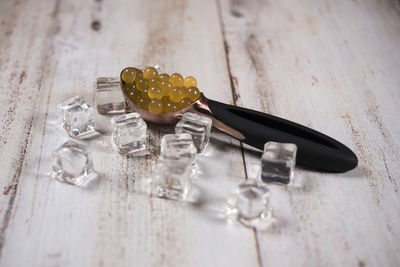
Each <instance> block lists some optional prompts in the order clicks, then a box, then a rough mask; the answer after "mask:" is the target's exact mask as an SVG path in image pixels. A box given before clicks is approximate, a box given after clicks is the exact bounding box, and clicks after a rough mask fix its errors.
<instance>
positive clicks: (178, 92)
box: [169, 87, 185, 103]
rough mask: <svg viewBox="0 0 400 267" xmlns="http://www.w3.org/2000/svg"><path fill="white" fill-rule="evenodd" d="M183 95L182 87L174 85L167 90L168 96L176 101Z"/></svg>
mask: <svg viewBox="0 0 400 267" xmlns="http://www.w3.org/2000/svg"><path fill="white" fill-rule="evenodd" d="M184 97H185V95H184V91H183V89H182V87H174V88H172V90H171V91H170V92H169V98H170V99H171V100H172V101H174V102H176V103H178V102H179V101H181V100H182V99H183V98H184Z"/></svg>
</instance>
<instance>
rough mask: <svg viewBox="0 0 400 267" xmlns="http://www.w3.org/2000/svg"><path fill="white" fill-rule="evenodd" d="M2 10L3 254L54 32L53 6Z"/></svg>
mask: <svg viewBox="0 0 400 267" xmlns="http://www.w3.org/2000/svg"><path fill="white" fill-rule="evenodd" d="M0 6H1V8H0V19H1V23H0V81H1V82H0V92H1V97H0V113H1V114H3V115H2V116H1V119H0V125H1V127H0V159H1V160H0V169H1V175H0V187H1V189H2V194H0V218H1V219H0V220H1V222H0V250H1V248H2V247H3V245H4V235H5V232H6V228H7V226H8V222H9V220H10V217H11V211H12V207H13V205H14V200H15V196H16V192H17V187H18V182H19V179H20V175H21V170H22V168H23V164H24V162H25V160H26V153H27V151H29V149H30V148H29V145H30V142H31V139H30V135H31V127H32V121H33V119H34V117H33V114H34V113H35V108H36V104H37V98H38V92H39V91H40V90H41V87H42V81H43V76H44V73H45V72H46V59H47V57H48V56H49V54H50V53H51V36H52V35H54V33H55V32H56V28H55V27H54V25H53V24H52V23H51V22H52V21H53V20H54V18H53V11H54V8H55V7H54V5H47V4H46V3H43V2H40V3H36V4H35V3H21V2H19V3H18V2H12V1H3V2H2V3H1V4H0Z"/></svg>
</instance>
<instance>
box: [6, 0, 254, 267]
mask: <svg viewBox="0 0 400 267" xmlns="http://www.w3.org/2000/svg"><path fill="white" fill-rule="evenodd" d="M39 2H40V1H29V2H24V3H21V6H15V7H13V9H12V11H13V12H18V11H20V10H24V9H26V8H27V7H33V6H36V5H38V3H39ZM43 5H46V3H43ZM47 5H48V4H47ZM46 8H48V9H50V10H52V9H53V8H54V6H51V5H49V6H46ZM46 8H44V9H43V13H40V10H41V9H38V14H37V16H38V17H45V16H46V15H48V14H47V13H46V10H47V9H46ZM31 9H32V8H31ZM28 10H29V9H28ZM23 14H25V13H23ZM155 14H158V15H155ZM53 16H54V17H53V18H52V19H51V18H47V17H46V18H47V19H48V20H49V21H47V22H46V25H50V24H51V27H52V29H53V28H54V29H56V30H57V31H56V32H53V34H52V35H49V36H48V38H47V39H45V41H46V42H48V43H49V45H48V46H47V48H46V49H48V50H49V51H48V53H47V52H46V51H44V52H43V53H44V54H46V55H48V56H46V58H45V59H44V60H45V66H46V67H45V69H44V70H38V72H39V73H40V74H41V75H43V81H42V87H41V90H40V91H39V101H38V105H37V107H36V112H35V113H34V112H33V110H34V106H35V105H34V104H31V105H32V108H31V109H33V110H29V113H28V111H27V112H26V113H24V112H22V111H21V113H22V115H24V116H28V115H30V116H32V115H33V118H34V119H33V123H32V131H31V134H30V135H29V136H30V137H29V138H30V139H29V143H28V150H27V153H26V156H25V159H24V161H23V166H22V171H21V176H20V177H19V186H18V190H17V191H16V198H15V201H14V203H12V204H13V205H12V206H11V208H12V212H11V214H10V217H9V220H8V221H7V225H3V227H4V244H3V247H2V251H1V252H2V253H1V259H0V265H2V266H59V265H61V266H97V265H98V266H111V265H112V266H132V265H134V266H160V265H162V266H180V265H183V266H256V265H257V264H258V257H257V250H256V243H255V236H254V233H253V232H252V231H248V230H247V229H241V228H231V227H227V226H226V224H225V223H222V222H220V221H219V220H218V218H216V217H215V215H213V214H212V213H210V212H206V211H203V210H201V209H198V208H197V209H196V208H193V207H191V206H188V205H184V204H182V203H179V202H174V201H166V200H162V199H157V198H150V197H149V196H148V195H147V193H146V192H145V190H146V189H147V188H148V184H147V178H149V177H151V176H153V174H154V171H155V165H154V164H155V162H156V156H155V155H151V156H147V157H144V158H130V159H126V158H124V157H121V156H119V155H118V154H117V153H116V152H115V151H114V149H113V147H112V146H111V145H110V136H109V133H108V132H107V131H106V135H104V136H101V137H98V138H95V139H93V140H91V141H90V142H87V143H88V145H89V148H90V151H91V155H92V157H93V161H94V165H95V166H96V168H97V170H98V171H99V172H100V174H101V179H99V180H98V181H97V182H96V183H95V184H94V185H93V186H92V187H90V188H88V189H79V188H75V187H73V186H69V185H66V184H62V183H59V182H57V181H54V180H52V179H51V178H49V177H48V176H47V174H48V173H49V171H50V168H51V166H50V161H49V159H50V154H51V152H52V151H53V150H54V149H55V148H56V147H57V146H58V145H60V144H62V143H63V142H64V141H65V140H66V139H67V138H66V137H65V134H64V133H63V131H62V130H61V129H60V127H58V126H57V124H56V113H55V110H56V105H57V104H58V103H59V102H61V101H62V100H64V99H66V98H68V97H70V96H73V95H75V94H79V95H81V96H83V97H85V98H86V99H88V100H90V101H91V102H93V99H94V87H93V85H94V83H95V80H96V77H98V76H113V75H118V73H119V71H120V70H121V69H122V68H123V67H125V66H127V65H132V64H139V65H142V64H152V63H159V64H161V65H165V66H168V70H167V71H179V72H183V73H184V74H193V75H194V76H196V77H198V80H199V85H200V87H201V89H202V90H203V91H204V92H205V93H206V95H207V96H209V97H211V98H214V99H217V100H221V101H225V102H229V100H230V99H231V92H230V88H229V77H228V75H227V70H226V62H225V54H224V50H223V42H222V35H221V29H220V28H219V26H218V25H219V24H218V14H217V9H216V6H215V3H210V2H200V1H187V2H181V1H163V2H162V3H157V5H156V4H155V3H151V2H149V1H137V2H134V3H132V2H131V1H112V2H101V1H97V2H82V1H68V2H60V3H59V6H58V8H56V11H55V12H54V14H53ZM20 19H21V20H22V19H23V18H22V17H21V18H20ZM96 21H97V22H98V23H97V24H96V25H95V26H96V27H95V28H97V29H98V30H97V31H96V30H92V28H91V25H93V24H92V23H93V22H96ZM28 22H29V20H28V19H27V20H23V22H21V25H20V26H18V27H20V28H23V27H24V26H26V25H27V24H28ZM49 27H50V26H49ZM32 31H33V33H32V34H33V35H39V36H41V35H42V34H43V33H42V31H44V30H43V29H41V28H36V31H39V32H35V29H32ZM24 41H25V39H24V38H22V37H21V38H20V39H17V40H15V43H14V45H15V47H16V48H20V49H21V50H22V52H25V51H26V49H27V48H25V47H24V46H22V43H23V42H24ZM16 48H15V49H16ZM8 49H9V48H7V49H5V51H6V52H7V51H9V50H8ZM43 49H44V48H43ZM28 51H29V50H28ZM13 57H14V58H19V56H18V55H16V54H15V55H13ZM30 64H31V65H30V67H31V68H32V69H35V68H37V67H38V64H37V63H35V62H33V63H30ZM5 68H6V67H5ZM32 71H33V70H32ZM30 75H31V74H30V72H28V73H27V76H28V77H30ZM2 81H4V80H3V78H2ZM27 90H29V87H27V88H25V89H24V92H25V91H27ZM2 99H5V98H2ZM2 101H4V102H6V100H2ZM25 101H27V100H25ZM21 103H25V102H21ZM6 107H7V106H6ZM108 119H109V118H106V117H100V116H96V120H97V123H99V124H101V125H103V126H104V125H106V122H105V120H108ZM2 123H3V124H2V125H4V122H2ZM19 127H20V126H19ZM150 128H151V133H150V134H151V136H152V141H151V142H152V144H153V145H155V144H157V143H159V139H160V137H161V136H162V134H163V133H165V132H169V131H171V129H170V128H169V129H168V128H167V129H164V128H157V127H150ZM11 130H12V131H11ZM11 130H10V132H9V134H10V135H11V134H14V132H15V131H16V130H13V129H11ZM218 139H222V141H223V142H226V144H225V143H222V144H221V143H220V142H218V141H213V143H212V144H211V145H210V150H209V151H208V153H209V156H208V157H207V156H205V157H203V159H202V160H201V161H200V163H201V162H203V163H204V162H207V163H206V164H207V165H209V167H206V166H204V164H203V166H204V167H205V168H204V167H203V171H204V175H203V179H208V180H209V183H210V184H214V183H215V184H216V186H218V188H217V189H216V190H217V191H221V193H224V192H226V191H228V190H229V189H230V188H232V187H233V186H234V185H235V184H236V183H237V182H238V181H240V180H242V179H243V174H244V170H243V164H242V158H241V153H240V149H239V148H238V146H237V145H238V143H237V142H236V141H233V140H231V139H229V138H226V137H223V136H219V137H218ZM18 140H19V139H17V137H15V139H14V142H18ZM232 144H234V145H232ZM6 158H7V154H6V153H3V154H2V157H1V162H2V167H3V166H4V167H7V168H11V167H12V166H10V164H9V163H7V162H4V163H3V160H4V159H6ZM215 158H218V162H214V164H212V162H213V159H215ZM210 160H211V163H209V162H208V161H210ZM200 166H201V164H200ZM0 204H1V207H2V208H3V207H7V206H6V204H3V203H0Z"/></svg>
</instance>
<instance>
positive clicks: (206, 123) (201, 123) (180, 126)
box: [175, 112, 212, 153]
mask: <svg viewBox="0 0 400 267" xmlns="http://www.w3.org/2000/svg"><path fill="white" fill-rule="evenodd" d="M211 126H212V121H211V119H210V118H208V117H205V116H201V115H198V114H195V113H190V112H186V113H184V114H183V115H182V118H181V120H180V121H179V122H178V123H177V124H176V126H175V133H177V134H180V133H189V134H190V135H191V136H192V138H193V142H194V144H195V146H196V148H197V152H198V153H201V152H203V151H204V149H205V148H206V147H207V145H208V142H209V140H210V131H211Z"/></svg>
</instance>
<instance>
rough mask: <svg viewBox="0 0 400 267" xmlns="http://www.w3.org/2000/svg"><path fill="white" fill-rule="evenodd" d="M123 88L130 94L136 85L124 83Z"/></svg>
mask: <svg viewBox="0 0 400 267" xmlns="http://www.w3.org/2000/svg"><path fill="white" fill-rule="evenodd" d="M124 88H125V91H127V92H131V91H133V90H136V83H134V82H133V83H126V84H125V85H124Z"/></svg>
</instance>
